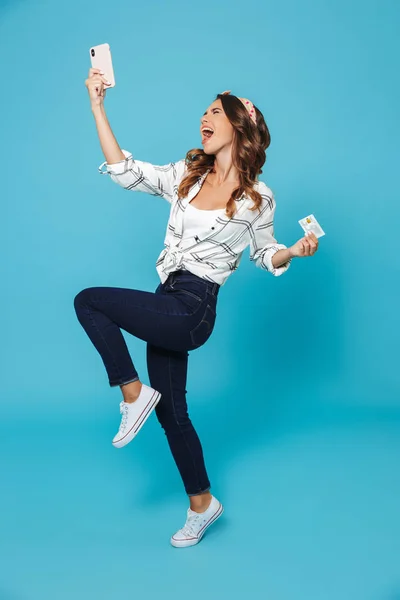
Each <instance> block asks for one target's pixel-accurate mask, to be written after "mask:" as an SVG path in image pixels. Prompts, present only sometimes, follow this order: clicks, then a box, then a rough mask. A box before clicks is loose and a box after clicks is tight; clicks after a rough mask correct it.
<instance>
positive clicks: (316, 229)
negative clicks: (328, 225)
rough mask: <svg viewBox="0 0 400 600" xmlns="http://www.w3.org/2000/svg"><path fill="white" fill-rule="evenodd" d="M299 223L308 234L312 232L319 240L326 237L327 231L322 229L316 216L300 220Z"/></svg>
mask: <svg viewBox="0 0 400 600" xmlns="http://www.w3.org/2000/svg"><path fill="white" fill-rule="evenodd" d="M299 223H300V225H301V227H302V228H303V229H304V231H305V232H306V233H307V232H308V231H311V232H312V233H314V234H315V235H316V237H317V238H320V237H321V236H323V235H325V231H324V230H323V229H322V227H321V225H320V224H319V223H318V221H317V219H316V218H315V217H314V215H308V217H304V219H300V221H299Z"/></svg>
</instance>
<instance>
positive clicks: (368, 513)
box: [0, 0, 400, 600]
mask: <svg viewBox="0 0 400 600" xmlns="http://www.w3.org/2000/svg"><path fill="white" fill-rule="evenodd" d="M0 6H1V12H0V17H1V19H0V53H1V56H2V68H1V90H2V91H1V96H0V110H1V117H2V125H1V129H2V134H1V138H2V144H1V149H0V152H1V157H0V158H1V165H2V177H1V204H2V208H3V210H5V216H6V218H5V219H3V227H2V236H1V238H2V240H1V244H2V256H3V258H4V257H5V260H3V261H2V266H1V270H2V275H1V278H2V281H3V287H2V294H1V298H0V308H1V314H2V317H3V318H2V327H1V331H2V344H1V346H2V350H1V352H2V360H1V367H2V394H1V405H0V417H1V421H0V423H1V424H0V452H1V454H0V456H1V465H0V466H1V473H2V491H1V495H0V514H1V521H2V523H1V535H0V564H1V571H0V599H1V600H47V599H50V598H52V599H53V598H57V600H67V599H68V600H70V599H71V598H76V599H77V600H81V599H82V600H83V599H86V598H96V599H97V600H103V599H108V598H117V597H119V596H123V597H133V596H134V595H135V596H137V595H139V597H144V598H153V597H159V596H162V597H163V598H175V597H177V595H179V596H181V595H183V594H185V595H187V597H190V598H192V600H197V599H200V598H204V597H208V598H211V599H214V598H216V599H217V598H218V599H221V598H234V597H239V596H240V597H243V596H244V597H249V598H255V599H259V598H260V599H265V598H268V599H271V600H272V599H273V600H302V599H305V600H339V599H340V600H395V599H398V598H400V542H399V540H400V524H399V518H398V509H399V499H400V498H399V496H400V475H399V468H398V466H399V456H400V437H399V433H400V394H399V389H400V369H399V367H398V339H399V318H398V305H399V293H398V292H399V260H398V242H397V240H398V236H397V232H398V222H399V216H400V215H399V192H398V189H399V187H398V180H397V178H398V165H399V152H398V140H399V134H400V130H399V129H400V128H399V117H398V107H399V91H400V88H399V77H398V52H399V38H398V30H399V17H400V5H399V3H398V2H395V1H390V0H383V1H378V0H375V1H371V0H367V1H365V0H364V1H363V2H361V1H353V2H348V1H347V0H336V1H335V2H333V1H331V2H327V1H323V0H321V1H319V2H317V1H311V0H305V1H302V2H296V1H295V0H282V1H281V2H279V3H277V2H272V1H270V0H268V1H265V0H259V1H253V2H228V0H223V1H221V0H219V1H217V2H214V1H213V2H211V1H206V2H202V3H188V2H183V1H178V0H174V1H169V2H166V3H164V2H160V1H159V2H155V1H149V2H148V3H137V2H136V3H117V4H116V5H112V4H110V2H109V1H107V2H106V1H104V0H99V1H98V2H96V3H89V2H86V1H83V2H82V1H81V2H76V1H74V0H71V1H70V2H66V3H61V2H49V1H47V2H46V1H45V2H41V3H34V2H23V1H20V2H4V1H3V2H2V3H1V5H0ZM103 42H108V43H109V44H110V46H111V51H112V56H113V62H114V68H115V77H116V83H117V85H116V88H115V89H113V90H109V91H108V93H107V98H106V109H107V114H108V117H109V120H110V123H111V126H112V128H113V131H114V133H115V135H116V137H117V139H118V141H119V143H120V145H121V146H122V147H123V148H126V149H128V150H130V151H132V152H133V154H134V156H136V157H137V158H140V159H142V160H148V161H150V162H153V163H155V164H165V163H167V162H169V161H171V160H179V159H180V158H183V157H184V155H185V153H186V151H187V150H188V149H189V148H192V147H195V146H199V145H200V136H199V121H200V117H201V115H202V114H203V112H204V110H205V109H206V107H207V106H208V105H209V104H210V103H211V102H212V101H213V99H214V97H215V94H216V93H218V92H221V91H223V90H225V89H231V90H232V93H234V94H237V95H240V96H247V97H249V98H251V99H252V100H253V102H254V103H255V104H256V105H257V106H258V107H259V108H260V109H261V111H262V112H263V113H264V116H265V118H266V121H267V123H268V125H269V127H270V131H271V136H272V144H271V147H270V149H269V151H268V159H267V163H266V165H265V168H264V172H263V174H262V176H261V179H262V180H263V181H265V182H266V183H267V184H268V185H269V186H270V187H271V188H272V190H273V191H274V193H275V196H276V201H277V210H276V216H275V234H276V237H277V239H278V241H279V242H282V243H284V244H286V245H288V246H289V245H291V244H293V243H294V242H295V241H297V239H299V238H300V237H301V236H302V234H303V232H302V230H301V228H300V226H299V224H298V220H299V219H300V218H302V217H304V216H306V215H308V214H310V213H314V214H315V216H316V217H317V219H318V220H319V222H320V223H321V225H322V227H323V228H324V230H325V231H326V236H325V237H323V238H321V239H320V247H319V250H318V252H317V254H316V255H315V256H314V257H312V258H308V259H304V258H303V259H300V258H298V259H294V260H293V262H292V265H291V267H290V269H289V271H288V272H287V273H285V274H283V275H282V276H281V277H276V278H275V277H273V276H272V275H271V274H269V273H266V272H263V271H261V270H258V269H256V268H255V267H254V265H252V264H251V263H250V261H249V260H248V252H247V253H245V256H244V257H243V259H242V263H241V265H240V267H239V270H238V271H237V272H236V273H234V274H233V276H232V277H231V278H230V279H229V280H228V282H227V283H226V285H225V286H224V287H223V289H222V290H221V295H220V299H219V314H218V319H217V323H216V327H215V330H214V333H213V335H212V337H211V339H210V340H209V342H207V344H206V345H205V346H203V347H201V348H200V349H199V350H197V351H196V352H194V353H191V356H190V363H189V380H188V401H189V407H190V412H191V416H192V419H193V421H194V424H195V426H196V428H197V430H198V432H199V434H200V437H201V439H202V442H203V446H204V451H205V456H206V460H207V464H208V469H209V475H210V478H211V481H212V483H213V491H214V494H215V495H216V496H217V497H218V498H220V499H221V500H222V502H223V503H224V505H225V514H224V517H223V518H222V519H221V520H220V521H219V522H218V524H216V525H215V526H214V527H213V528H211V529H210V530H209V532H208V533H207V535H206V537H205V538H204V540H203V541H202V542H201V544H199V545H198V546H197V547H195V548H191V549H188V550H186V551H184V550H176V549H174V548H172V547H170V546H169V538H170V535H171V534H172V533H173V532H174V531H175V530H176V529H178V528H179V527H180V526H182V525H183V522H184V520H185V514H186V508H187V499H186V497H185V495H184V493H183V487H182V484H181V481H180V478H179V475H178V472H177V470H176V468H175V465H174V463H173V461H172V458H171V456H170V454H169V450H168V447H167V443H166V440H165V438H164V434H163V433H162V430H161V428H160V426H159V425H158V423H157V421H156V418H155V416H154V415H153V416H152V418H151V419H150V420H149V422H148V423H147V424H146V427H145V428H144V429H143V430H142V431H141V433H140V436H139V437H138V438H137V439H136V440H135V441H134V442H133V443H132V444H130V445H129V446H127V447H126V448H125V449H123V450H120V451H116V450H115V449H114V448H113V447H112V445H111V439H112V437H113V436H114V434H115V432H116V430H117V428H118V424H119V417H120V415H119V412H118V403H119V401H120V397H121V393H120V390H119V389H118V388H113V389H110V388H109V387H108V383H107V377H106V373H105V371H104V367H103V364H102V362H101V359H100V357H99V355H98V354H97V352H96V351H95V349H94V348H93V347H92V345H91V343H90V341H89V339H88V338H87V337H86V334H85V332H84V331H83V329H82V328H81V326H80V324H79V323H78V321H77V319H76V315H75V312H74V308H73V298H74V296H75V295H76V293H77V292H79V291H80V290H81V289H83V288H85V287H90V286H97V285H110V286H120V287H137V288H139V289H144V290H154V289H155V287H156V286H157V284H158V275H157V272H156V270H155V260H156V258H157V256H158V254H159V252H160V251H161V249H162V247H163V239H164V232H165V227H166V222H167V218H168V211H169V205H168V204H167V203H166V202H165V201H163V200H162V199H160V198H155V197H151V196H147V195H144V194H133V193H132V194H130V193H128V192H125V191H124V190H122V189H121V188H119V187H118V186H116V185H115V184H113V183H112V182H111V180H109V178H107V177H104V176H100V175H99V174H98V172H97V167H98V165H99V164H100V163H101V162H102V161H103V160H104V158H103V155H102V152H101V149H100V145H99V142H98V138H97V134H96V129H95V123H94V119H93V116H92V114H91V111H90V105H89V99H88V94H87V90H86V88H85V85H84V81H85V79H86V77H87V74H88V69H89V66H90V61H89V47H90V46H92V45H95V44H100V43H103ZM150 219H151V220H152V223H153V226H152V228H151V230H150V229H149V228H148V223H149V220H150ZM126 339H127V342H128V346H129V349H130V350H131V353H132V357H133V358H134V361H135V364H136V366H137V368H138V370H139V373H140V375H141V377H142V378H143V381H144V382H148V379H147V370H146V363H145V345H144V343H143V342H142V341H140V340H137V339H135V338H132V337H130V336H129V335H126Z"/></svg>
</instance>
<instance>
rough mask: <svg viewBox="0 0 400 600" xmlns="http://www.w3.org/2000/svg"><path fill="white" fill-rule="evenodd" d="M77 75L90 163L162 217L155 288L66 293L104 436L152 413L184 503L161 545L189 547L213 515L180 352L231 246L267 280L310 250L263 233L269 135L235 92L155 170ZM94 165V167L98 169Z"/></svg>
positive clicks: (270, 211)
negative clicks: (181, 518)
mask: <svg viewBox="0 0 400 600" xmlns="http://www.w3.org/2000/svg"><path fill="white" fill-rule="evenodd" d="M103 75H104V74H102V73H101V72H100V71H99V70H98V69H94V68H91V69H90V70H89V76H88V79H86V81H85V85H86V87H87V89H88V93H89V98H90V103H91V109H92V113H93V116H94V118H95V123H96V127H97V132H98V135H99V139H100V145H101V148H102V151H103V153H104V157H105V159H106V160H105V162H103V163H102V164H101V165H100V167H99V170H100V172H101V173H102V174H109V176H110V177H111V179H112V180H113V181H114V182H115V183H117V184H118V185H120V186H122V187H123V188H125V189H126V190H131V191H138V192H145V193H147V194H151V195H154V196H161V197H162V198H164V199H165V200H166V201H167V202H169V204H170V215H169V220H168V224H167V231H166V236H165V240H164V249H163V250H162V252H161V253H160V255H159V257H158V259H157V262H156V269H157V271H158V274H159V277H160V284H159V285H158V287H157V289H156V290H155V292H146V291H141V290H137V289H126V288H116V287H91V288H86V289H84V290H82V291H81V292H79V293H78V294H77V295H76V297H75V299H74V306H75V311H76V315H77V318H78V320H79V322H80V324H81V325H82V327H83V328H84V329H85V331H86V333H87V335H88V337H89V338H90V340H91V342H92V343H93V345H94V346H95V348H96V349H97V351H98V352H99V354H100V357H101V359H102V360H103V363H104V366H105V369H106V371H107V374H108V379H109V385H110V386H111V387H113V386H119V387H120V388H121V391H122V395H123V399H122V401H121V402H120V413H121V422H120V426H119V430H118V432H117V434H116V435H115V437H114V439H113V441H112V443H113V445H114V446H115V447H116V448H121V447H122V446H125V445H126V444H128V443H129V442H130V441H131V440H132V439H133V438H134V437H135V436H136V434H137V433H138V431H139V430H140V428H141V427H142V426H143V424H144V423H145V421H146V420H147V418H148V417H149V416H150V414H151V413H152V411H153V410H155V413H156V415H157V418H158V420H159V422H160V424H161V426H162V427H163V429H164V431H165V434H166V437H167V440H168V444H169V446H170V449H171V452H172V455H173V457H174V460H175V462H176V465H177V467H178V469H179V472H180V475H181V477H182V481H183V484H184V488H185V491H186V494H187V495H188V496H189V502H190V507H189V508H188V510H187V518H186V522H185V525H184V526H183V527H182V528H181V529H179V530H178V531H177V532H176V533H175V534H174V535H173V536H172V537H171V540H170V541H171V544H172V545H173V546H176V547H186V546H192V545H194V544H197V543H198V542H199V541H200V540H201V538H202V536H203V535H204V532H205V531H206V529H207V528H208V527H209V526H210V525H211V524H212V523H213V522H214V521H215V520H216V519H217V518H218V517H219V516H220V515H221V514H222V511H223V507H222V504H221V503H220V502H219V500H217V498H215V496H213V495H212V494H211V492H210V488H211V485H210V481H209V479H208V476H207V471H206V467H205V463H204V457H203V451H202V446H201V443H200V440H199V438H198V436H197V433H196V431H195V429H194V427H193V425H192V422H191V420H190V418H189V415H188V409H187V403H186V377H187V367H188V356H189V351H191V350H195V349H196V348H199V347H200V346H202V345H203V344H204V343H205V342H206V341H207V340H208V339H209V337H210V335H211V333H212V331H213V328H214V324H215V319H216V314H217V300H218V295H219V293H220V289H221V286H222V285H224V283H225V282H226V280H227V278H228V277H229V276H230V275H231V274H232V273H233V272H234V271H235V270H236V269H237V268H238V265H239V262H240V260H241V257H242V254H243V251H244V250H245V248H247V247H248V246H249V247H250V260H251V261H253V262H254V263H255V265H257V266H258V267H260V268H262V269H265V270H266V271H268V272H270V273H272V274H273V275H275V276H279V275H281V274H283V273H284V272H285V271H287V269H288V268H289V266H290V263H291V260H292V258H294V257H305V256H311V255H313V254H314V253H315V252H316V251H317V249H318V239H317V238H316V236H315V235H314V234H308V235H305V236H304V237H302V238H301V239H299V240H298V241H297V242H296V243H295V244H294V245H293V246H291V247H290V248H287V247H286V246H285V245H284V244H279V243H277V241H276V240H275V238H274V236H273V232H274V230H273V218H274V212H275V206H276V205H275V199H274V196H273V194H272V191H271V190H270V189H269V188H268V187H267V186H266V184H265V183H263V182H261V181H259V180H258V175H259V174H260V173H262V166H263V164H264V162H265V158H266V154H265V151H266V149H267V148H268V146H269V144H270V135H269V131H268V128H267V125H266V123H265V120H264V117H263V115H262V113H261V112H260V111H259V110H258V108H257V107H255V106H254V105H253V103H252V102H251V101H250V100H248V99H246V98H238V97H237V96H233V95H231V94H230V92H229V91H226V92H223V93H222V94H218V95H217V97H216V99H215V101H214V102H213V103H212V104H211V105H210V106H209V107H208V108H207V110H206V111H205V113H204V114H203V116H202V117H201V119H200V133H201V137H202V139H201V143H202V146H203V148H202V149H199V148H195V149H192V150H190V151H189V152H187V154H186V157H185V158H184V159H182V160H179V161H177V162H175V163H173V162H171V163H169V164H167V165H164V166H157V165H153V164H151V163H148V162H143V161H140V160H137V159H136V158H134V157H133V156H132V154H131V153H130V152H128V151H127V150H122V149H121V148H120V146H119V145H118V143H117V141H116V139H115V137H114V135H113V132H112V130H111V127H110V124H109V122H108V119H107V116H106V113H105V109H104V98H105V94H106V89H107V85H108V84H107V81H106V80H105V78H104V76H103ZM104 166H105V170H103V167H104ZM121 330H124V331H126V332H128V333H130V334H132V335H134V336H135V337H137V338H140V339H141V340H144V341H145V342H146V351H147V367H148V376H149V381H150V386H148V385H146V384H145V383H143V382H142V381H141V379H140V378H139V374H138V372H137V370H136V369H135V366H134V364H133V362H132V359H131V357H130V354H129V352H128V348H127V346H126V343H125V340H124V337H123V335H122V332H121Z"/></svg>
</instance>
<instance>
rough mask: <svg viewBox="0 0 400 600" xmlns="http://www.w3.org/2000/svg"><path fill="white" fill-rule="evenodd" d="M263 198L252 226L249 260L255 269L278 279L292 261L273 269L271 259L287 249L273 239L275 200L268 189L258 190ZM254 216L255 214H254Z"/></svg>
mask: <svg viewBox="0 0 400 600" xmlns="http://www.w3.org/2000/svg"><path fill="white" fill-rule="evenodd" d="M259 191H260V193H261V196H262V197H263V200H265V202H264V201H263V204H262V205H261V206H260V210H261V213H259V215H258V217H257V218H256V219H255V221H254V222H253V224H252V227H251V239H250V260H251V261H253V262H254V263H255V265H256V266H257V267H260V268H261V269H265V270H266V271H269V272H270V273H272V275H275V276H276V277H278V276H279V275H282V274H283V273H285V272H286V271H287V270H288V268H289V267H290V263H291V262H292V259H291V258H289V260H288V261H287V262H285V263H283V265H281V266H280V267H274V266H273V264H272V257H273V255H274V254H276V252H278V250H282V249H287V246H285V244H279V243H278V242H277V241H276V239H275V238H274V214H275V208H276V203H275V198H274V195H273V193H272V191H271V190H270V189H269V188H266V190H265V191H264V190H259ZM255 214H256V213H255Z"/></svg>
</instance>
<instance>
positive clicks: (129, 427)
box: [112, 383, 161, 448]
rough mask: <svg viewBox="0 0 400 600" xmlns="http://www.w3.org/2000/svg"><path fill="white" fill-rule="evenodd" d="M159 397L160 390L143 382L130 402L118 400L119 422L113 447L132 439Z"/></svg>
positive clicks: (122, 444)
mask: <svg viewBox="0 0 400 600" xmlns="http://www.w3.org/2000/svg"><path fill="white" fill-rule="evenodd" d="M160 398H161V394H160V392H157V390H153V388H151V387H149V386H148V385H145V384H144V383H143V384H142V389H141V390H140V394H139V397H138V399H137V400H135V401H134V402H131V403H130V402H125V400H122V402H120V405H119V410H120V413H121V414H122V418H121V423H120V426H119V430H118V433H117V434H116V435H115V436H114V439H113V441H112V443H113V446H114V447H115V448H122V446H126V444H129V442H130V441H132V440H133V438H134V437H135V435H136V434H137V433H138V431H139V430H140V429H141V427H142V425H143V424H144V423H145V421H146V419H148V417H149V416H150V414H151V411H152V410H153V409H154V408H155V406H156V404H157V403H158V402H159V400H160Z"/></svg>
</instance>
